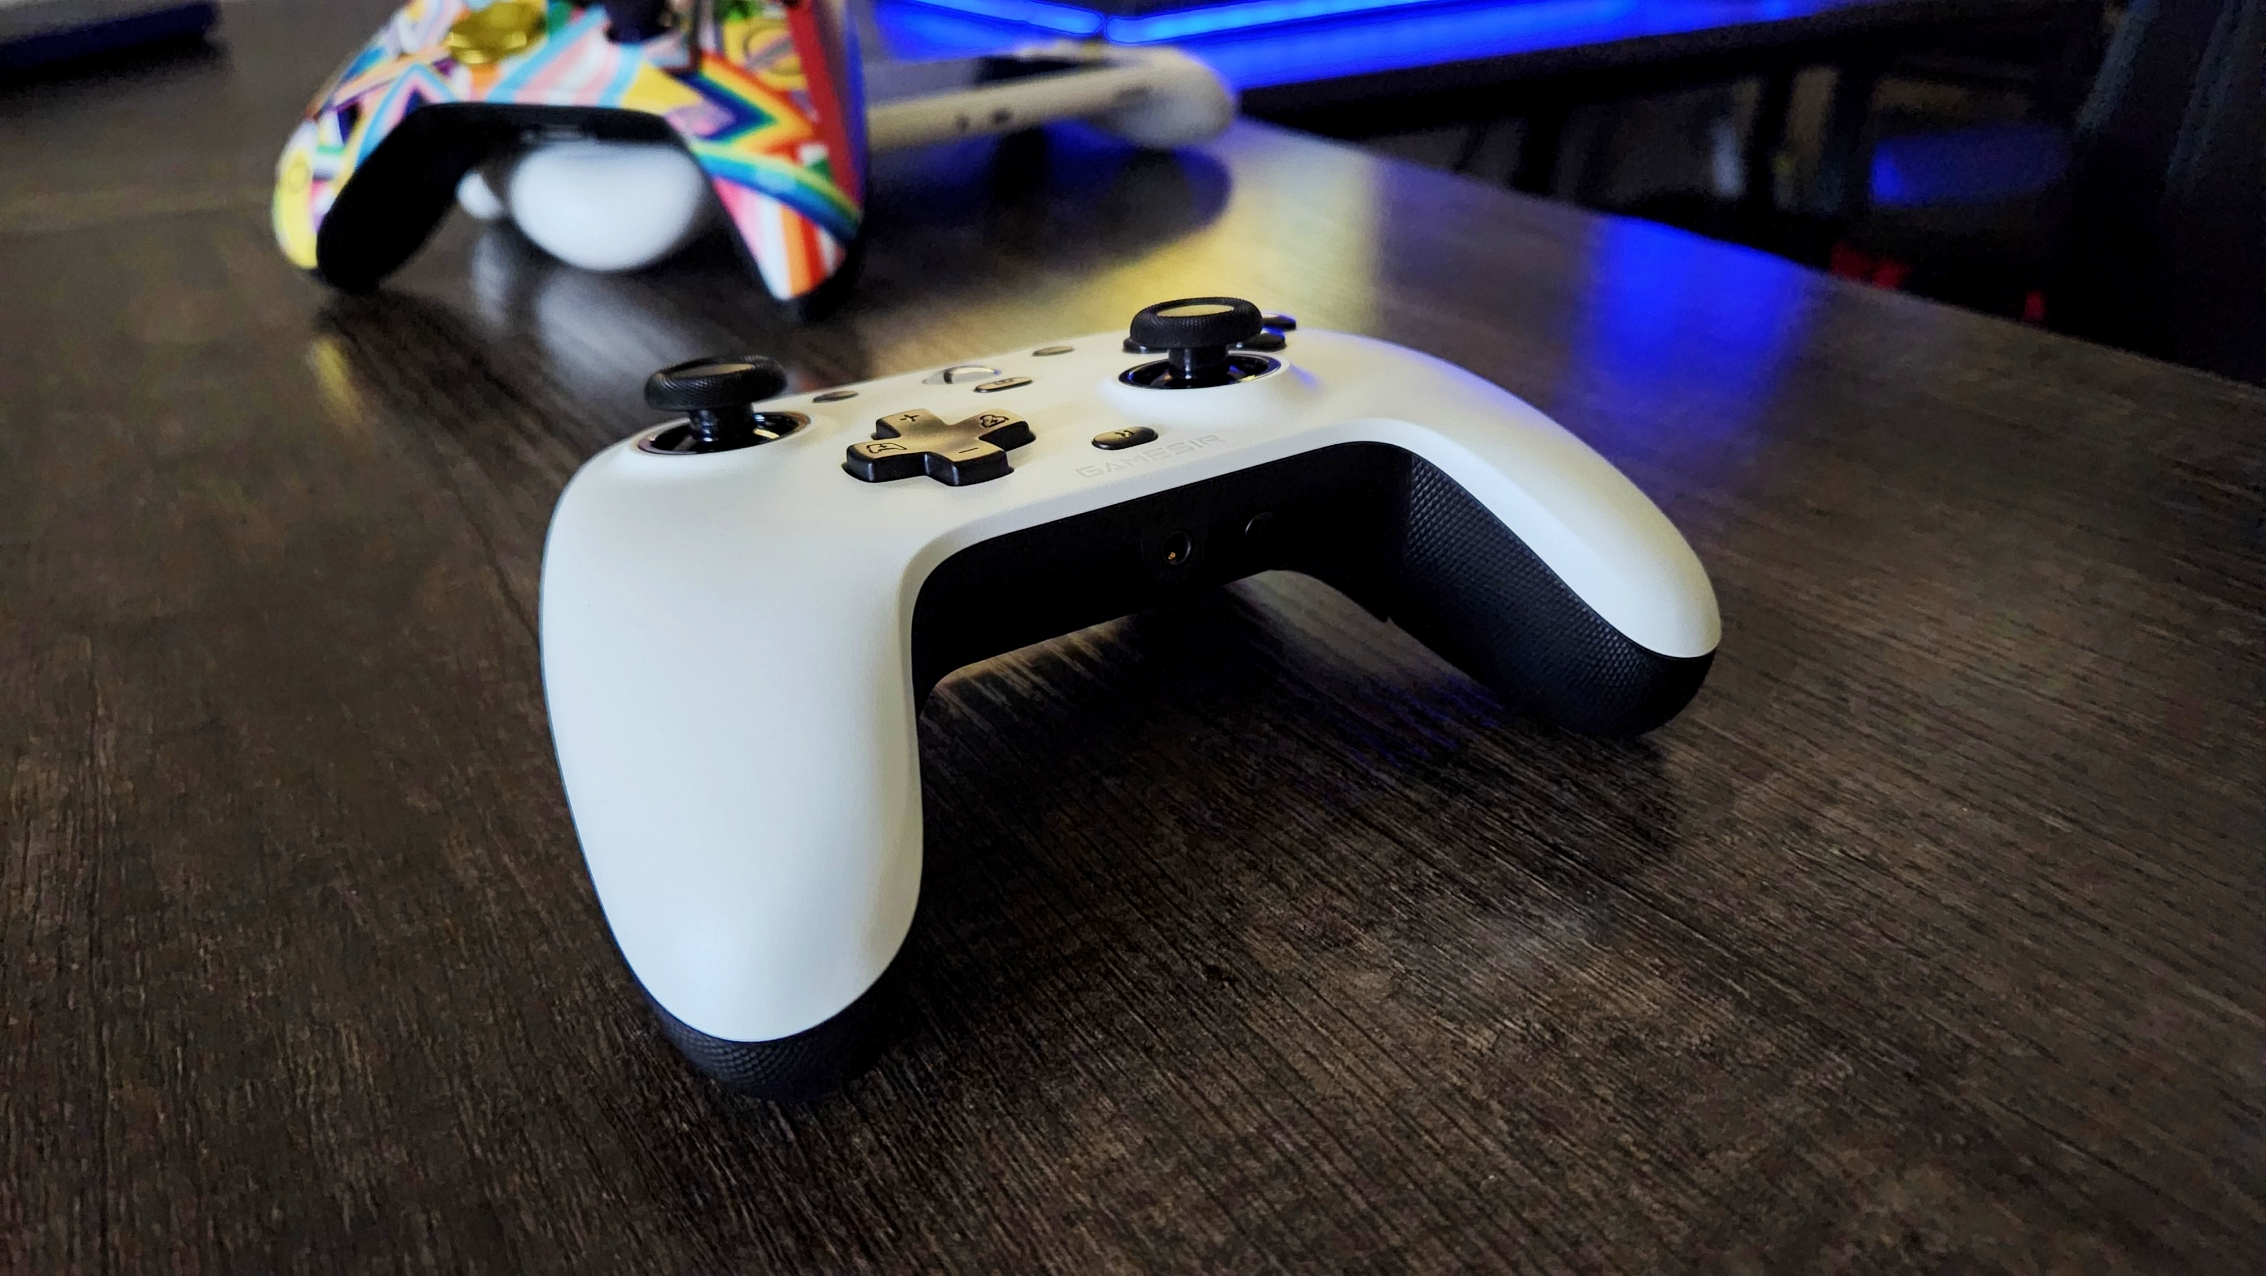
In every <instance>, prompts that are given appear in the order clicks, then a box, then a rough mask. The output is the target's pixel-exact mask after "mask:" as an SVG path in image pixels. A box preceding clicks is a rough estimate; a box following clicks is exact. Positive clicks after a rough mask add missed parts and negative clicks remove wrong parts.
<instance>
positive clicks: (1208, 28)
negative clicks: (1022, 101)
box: [912, 0, 1459, 44]
mask: <svg viewBox="0 0 2266 1276" xmlns="http://www.w3.org/2000/svg"><path fill="white" fill-rule="evenodd" d="M1458 2H1459V0H1242V2H1241V3H1234V4H1222V5H1209V6H1204V7H1199V8H1188V9H1174V10H1170V11H1168V12H1165V13H1149V14H1142V15H1139V16H1137V17H1106V16H1104V15H1102V14H1100V13H1097V12H1095V11H1093V10H1091V9H1081V8H1077V7H1075V6H1073V5H1067V4H1050V3H1047V0H912V3H915V4H924V5H932V6H934V7H936V8H939V9H950V10H952V11H954V12H957V13H966V14H972V15H974V16H976V17H981V18H991V19H994V20H997V21H1002V22H1019V23H1022V24H1024V25H1026V26H1034V27H1041V28H1044V29H1045V30H1048V31H1060V32H1062V33H1063V34H1065V35H1100V36H1103V37H1104V38H1106V39H1108V40H1109V41H1111V42H1112V43H1115V44H1160V43H1163V42H1164V41H1167V40H1184V39H1187V38H1188V37H1190V36H1199V35H1210V34H1213V33H1214V32H1219V31H1243V30H1248V29H1250V28H1252V27H1272V26H1281V25H1282V24H1284V23H1289V22H1307V21H1311V20H1313V19H1315V18H1334V17H1340V16H1343V15H1345V14H1350V13H1375V12H1379V11H1381V10H1389V9H1406V8H1413V7H1415V6H1418V5H1441V4H1455V3H1458Z"/></svg>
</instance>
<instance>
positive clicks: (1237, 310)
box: [1127, 297, 1267, 390]
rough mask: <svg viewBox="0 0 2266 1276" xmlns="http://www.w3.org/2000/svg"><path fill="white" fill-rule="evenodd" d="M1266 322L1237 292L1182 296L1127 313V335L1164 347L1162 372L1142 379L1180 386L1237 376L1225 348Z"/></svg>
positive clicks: (1212, 383)
mask: <svg viewBox="0 0 2266 1276" xmlns="http://www.w3.org/2000/svg"><path fill="white" fill-rule="evenodd" d="M1266 327H1267V322H1266V316H1265V315H1262V314H1261V313H1260V312H1259V308H1258V307H1257V306H1254V305H1252V304H1251V303H1250V302H1248V301H1245V300H1244V299H1243V298H1241V297H1183V298H1181V299H1180V300H1178V301H1160V302H1158V303H1157V304H1156V305H1153V306H1150V307H1149V308H1148V309H1146V310H1143V311H1142V312H1141V313H1139V314H1137V315H1135V316H1133V326H1132V330H1131V331H1130V332H1129V333H1128V334H1127V335H1128V336H1130V337H1131V338H1132V340H1133V344H1135V345H1137V346H1144V347H1146V348H1148V349H1151V350H1162V351H1164V354H1165V365H1166V369H1168V372H1167V375H1165V376H1163V377H1161V378H1151V379H1149V380H1147V381H1145V382H1144V384H1149V385H1153V386H1155V387H1156V388H1158V389H1175V390H1185V389H1198V388H1201V387H1204V386H1215V385H1227V384H1229V383H1230V382H1233V381H1237V380H1241V379H1242V378H1241V377H1240V376H1238V375H1237V372H1238V370H1237V369H1236V367H1235V365H1234V362H1233V360H1231V359H1230V357H1229V355H1228V348H1229V347H1230V346H1234V345H1238V344H1241V343H1242V342H1245V341H1249V340H1251V339H1252V338H1254V337H1256V336H1258V335H1259V334H1260V333H1262V332H1264V331H1266Z"/></svg>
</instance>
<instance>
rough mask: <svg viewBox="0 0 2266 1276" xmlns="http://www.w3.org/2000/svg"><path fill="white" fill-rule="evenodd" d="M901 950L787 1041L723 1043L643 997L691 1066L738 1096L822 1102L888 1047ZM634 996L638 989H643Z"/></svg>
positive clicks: (659, 1004)
mask: <svg viewBox="0 0 2266 1276" xmlns="http://www.w3.org/2000/svg"><path fill="white" fill-rule="evenodd" d="M903 965H904V953H903V951H902V950H900V951H899V953H898V956H897V958H896V959H895V960H893V961H891V962H890V963H889V968H888V969H886V970H884V971H882V972H881V978H879V979H876V980H875V981H874V982H873V987H871V988H868V989H866V990H865V992H864V993H863V994H862V995H861V996H859V998H858V999H857V1000H856V1001H853V1002H851V1003H850V1004H849V1005H848V1006H847V1007H845V1008H844V1009H843V1010H842V1012H841V1013H840V1014H837V1015H835V1016H834V1017H833V1018H832V1019H829V1020H827V1021H826V1022H824V1023H822V1024H819V1025H818V1026H817V1027H815V1028H807V1029H804V1030H803V1031H801V1032H798V1033H796V1034H795V1035H794V1036H791V1037H780V1038H778V1039H776V1040H773V1041H729V1040H726V1039H725V1038H722V1037H711V1036H709V1035H708V1034H707V1033H705V1032H702V1031H701V1030H700V1029H698V1028H695V1027H693V1026H692V1025H690V1024H688V1023H686V1022H684V1021H683V1020H681V1019H679V1018H677V1017H676V1016H675V1015H672V1014H670V1013H669V1012H668V1010H667V1009H666V1008H664V1007H663V1006H662V1005H661V1003H660V1002H658V1001H656V1000H654V999H653V994H652V993H649V992H648V993H646V994H645V1001H646V1004H647V1005H649V1006H651V1007H653V1014H654V1017H655V1018H657V1019H659V1020H660V1021H661V1031H662V1032H663V1033H664V1034H666V1035H667V1036H668V1038H669V1042H670V1044H672V1045H674V1046H675V1047H676V1048H677V1050H678V1052H679V1053H680V1054H682V1055H684V1057H685V1058H687V1059H689V1060H691V1061H692V1064H693V1066H694V1067H697V1068H699V1069H700V1070H701V1071H702V1072H705V1073H707V1074H708V1075H709V1076H711V1077H714V1078H715V1079H716V1080H718V1081H721V1082H723V1083H724V1084H725V1085H727V1086H730V1087H731V1088H732V1089H734V1090H737V1091H739V1092H740V1093H742V1094H749V1095H754V1096H755V1097H756V1098H759V1099H776V1100H780V1101H782V1102H789V1103H795V1102H804V1101H807V1100H810V1099H817V1098H822V1097H824V1096H825V1095H827V1094H830V1093H832V1092H833V1091H835V1090H838V1089H840V1088H841V1087H842V1086H843V1084H844V1083H845V1082H847V1081H849V1080H850V1079H851V1078H852V1077H855V1076H857V1075H858V1074H859V1073H861V1072H864V1071H865V1070H866V1069H867V1068H869V1067H871V1066H873V1061H874V1060H875V1059H877V1058H879V1057H880V1056H881V1051H882V1049H883V1048H884V1047H886V1046H887V1045H888V1044H889V1041H890V1038H891V1036H892V1035H893V1031H894V1029H895V1026H896V1021H897V996H898V984H899V982H900V976H899V973H898V972H899V969H900V968H901V967H902V966H903ZM639 991H641V992H642V991H644V989H643V988H642V986H641V987H640V989H639Z"/></svg>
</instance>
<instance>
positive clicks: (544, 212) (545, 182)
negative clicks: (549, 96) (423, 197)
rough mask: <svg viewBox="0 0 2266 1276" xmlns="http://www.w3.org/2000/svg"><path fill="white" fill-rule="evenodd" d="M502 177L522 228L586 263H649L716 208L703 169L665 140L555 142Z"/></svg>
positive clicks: (678, 244) (555, 252)
mask: <svg viewBox="0 0 2266 1276" xmlns="http://www.w3.org/2000/svg"><path fill="white" fill-rule="evenodd" d="M468 181H469V179H468ZM503 181H504V188H505V200H504V202H505V203H507V204H508V205H509V206H510V209H511V216H512V220H513V221H514V222H516V223H518V226H519V229H520V231H521V233H523V234H525V235H526V236H527V237H528V238H529V239H531V240H533V241H534V242H535V243H536V245H537V246H538V247H540V248H542V249H543V250H544V251H545V252H548V253H550V254H551V255H552V256H554V257H556V258H558V259H559V260H560V261H563V262H565V263H567V264H568V265H570V266H580V267H581V268H583V269H584V270H602V271H614V270H636V269H639V268H640V267H644V266H650V265H652V264H653V263H655V262H657V261H660V260H661V259H662V258H664V257H667V256H668V255H669V254H671V253H673V252H675V251H677V250H678V249H679V248H682V247H684V246H685V244H686V243H687V242H688V241H689V240H691V239H692V237H693V236H694V235H697V234H699V233H700V231H701V229H702V228H703V227H705V226H706V225H707V224H708V219H709V216H710V215H711V210H712V209H713V208H714V197H713V196H712V195H711V193H710V191H709V189H708V175H707V174H706V173H704V172H702V171H701V168H700V165H698V164H696V163H694V162H693V158H692V156H690V155H687V154H686V153H685V152H684V150H683V148H682V147H679V146H676V145H674V144H672V143H668V142H604V141H574V142H553V143H550V144H548V145H544V146H538V147H535V148H533V149H531V150H529V151H528V152H527V153H526V154H524V155H522V156H520V157H519V159H518V160H517V161H516V162H514V163H513V164H512V165H511V169H510V172H509V173H508V174H507V175H506V176H505V177H504V178H503ZM457 197H458V199H459V200H460V201H462V200H463V198H464V191H463V189H462V188H459V190H458V192H457ZM466 207H467V209H468V210H469V209H470V207H471V206H470V205H469V204H467V205H466ZM474 215H475V216H478V213H477V212H476V211H475V212H474Z"/></svg>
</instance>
